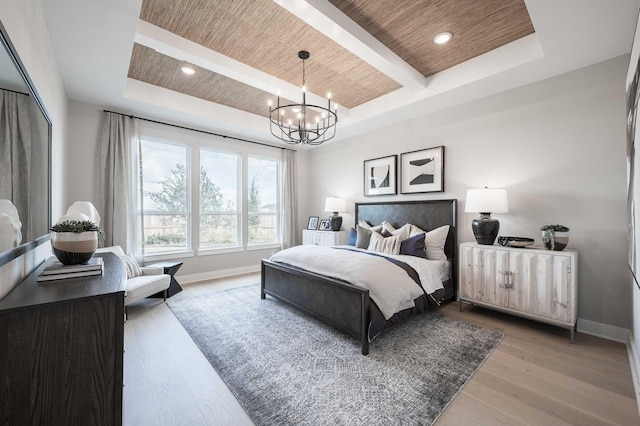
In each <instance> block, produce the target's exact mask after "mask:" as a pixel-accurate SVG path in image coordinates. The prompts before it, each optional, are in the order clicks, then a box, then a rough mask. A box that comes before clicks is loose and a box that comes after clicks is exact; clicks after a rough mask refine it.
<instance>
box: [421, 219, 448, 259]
mask: <svg viewBox="0 0 640 426" xmlns="http://www.w3.org/2000/svg"><path fill="white" fill-rule="evenodd" d="M416 228H417V226H416ZM418 229H419V228H418ZM447 235H449V225H444V226H441V227H439V228H436V229H432V230H431V231H429V232H426V233H425V237H424V244H425V246H426V247H427V259H430V260H447V255H446V254H445V253H444V243H445V242H446V241H447Z"/></svg>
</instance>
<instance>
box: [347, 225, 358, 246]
mask: <svg viewBox="0 0 640 426" xmlns="http://www.w3.org/2000/svg"><path fill="white" fill-rule="evenodd" d="M356 241H358V231H356V230H355V228H351V229H349V241H347V245H350V246H354V247H355V245H356Z"/></svg>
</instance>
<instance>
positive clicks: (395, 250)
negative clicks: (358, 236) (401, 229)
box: [367, 232, 402, 254]
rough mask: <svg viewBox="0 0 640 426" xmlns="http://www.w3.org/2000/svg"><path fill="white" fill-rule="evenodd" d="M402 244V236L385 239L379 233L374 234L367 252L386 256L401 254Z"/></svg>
mask: <svg viewBox="0 0 640 426" xmlns="http://www.w3.org/2000/svg"><path fill="white" fill-rule="evenodd" d="M401 242H402V240H401V239H400V235H394V236H392V237H387V238H385V237H383V236H382V235H380V234H378V233H377V232H372V233H371V240H369V247H367V250H369V251H375V252H378V253H384V254H400V243H401Z"/></svg>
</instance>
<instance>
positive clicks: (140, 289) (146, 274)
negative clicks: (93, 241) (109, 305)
mask: <svg viewBox="0 0 640 426" xmlns="http://www.w3.org/2000/svg"><path fill="white" fill-rule="evenodd" d="M105 252H111V253H114V254H115V255H117V256H118V257H120V258H122V256H124V255H125V253H124V251H123V250H122V247H120V246H111V247H104V248H99V249H98V250H96V253H105ZM125 267H126V263H125ZM140 269H141V270H142V275H140V276H137V277H132V278H128V279H127V283H126V285H125V297H124V306H125V312H126V307H127V306H129V305H131V304H132V303H135V302H137V301H139V300H142V299H144V298H145V297H149V296H151V295H152V294H156V293H158V292H161V291H163V292H164V301H165V302H166V301H167V289H168V288H169V284H170V283H171V276H170V275H168V274H165V273H164V269H163V268H161V267H151V266H143V267H140Z"/></svg>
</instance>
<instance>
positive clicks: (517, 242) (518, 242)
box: [498, 237, 535, 247]
mask: <svg viewBox="0 0 640 426" xmlns="http://www.w3.org/2000/svg"><path fill="white" fill-rule="evenodd" d="M534 241H535V240H534V239H533V238H526V237H498V244H500V245H501V246H505V247H527V246H530V245H532V244H533V242H534Z"/></svg>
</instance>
